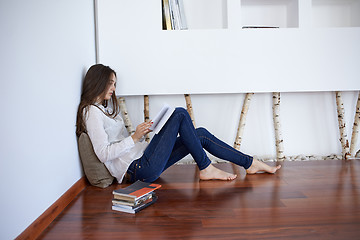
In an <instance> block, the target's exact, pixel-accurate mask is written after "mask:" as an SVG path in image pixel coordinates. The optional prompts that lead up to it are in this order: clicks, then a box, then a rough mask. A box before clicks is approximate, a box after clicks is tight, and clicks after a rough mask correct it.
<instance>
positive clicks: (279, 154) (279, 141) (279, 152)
mask: <svg viewBox="0 0 360 240" xmlns="http://www.w3.org/2000/svg"><path fill="white" fill-rule="evenodd" d="M273 118H274V128H275V145H276V158H277V160H278V161H283V160H285V156H284V146H283V142H284V140H283V138H282V133H281V124H280V93H279V92H274V93H273Z"/></svg>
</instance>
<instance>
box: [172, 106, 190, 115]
mask: <svg viewBox="0 0 360 240" xmlns="http://www.w3.org/2000/svg"><path fill="white" fill-rule="evenodd" d="M174 113H180V114H189V113H188V111H187V110H186V109H185V108H182V107H177V108H175V111H174Z"/></svg>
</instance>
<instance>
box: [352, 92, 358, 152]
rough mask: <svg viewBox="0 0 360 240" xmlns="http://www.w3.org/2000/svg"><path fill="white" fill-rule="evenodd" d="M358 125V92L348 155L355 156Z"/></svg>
mask: <svg viewBox="0 0 360 240" xmlns="http://www.w3.org/2000/svg"><path fill="white" fill-rule="evenodd" d="M359 125H360V92H359V95H358V100H357V104H356V110H355V118H354V125H353V129H352V135H351V144H350V155H351V156H354V155H355V151H356V149H355V147H356V143H357V139H358V136H359Z"/></svg>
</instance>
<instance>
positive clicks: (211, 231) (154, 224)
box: [39, 160, 360, 240]
mask: <svg viewBox="0 0 360 240" xmlns="http://www.w3.org/2000/svg"><path fill="white" fill-rule="evenodd" d="M272 164H275V163H272ZM282 165H283V166H282V168H281V170H280V171H279V172H278V173H276V174H256V175H246V174H245V171H243V169H236V168H235V169H233V167H232V165H231V164H227V163H225V164H218V165H217V166H218V167H219V168H221V169H223V170H227V171H235V172H236V171H237V173H238V174H240V175H239V176H238V178H237V179H236V180H234V181H230V182H224V181H199V178H198V175H197V174H198V170H197V169H196V166H195V165H177V166H173V167H171V168H169V169H168V170H167V171H166V172H165V173H164V174H163V175H162V177H161V178H160V179H158V180H157V181H156V183H159V184H161V185H162V188H160V189H158V190H157V191H156V193H157V195H158V197H159V198H158V201H157V202H156V203H155V204H154V205H152V206H150V207H148V208H146V209H144V210H143V211H141V212H139V213H137V214H136V215H132V214H126V213H119V212H115V211H112V210H111V199H112V190H114V189H117V188H120V187H124V186H126V185H118V184H113V185H111V186H110V187H108V188H106V189H100V188H96V187H92V186H89V187H87V188H86V189H85V190H84V191H82V192H81V193H80V194H79V195H78V196H77V197H76V198H75V199H74V201H73V202H72V203H70V204H69V206H68V207H67V208H66V209H65V210H64V211H63V213H62V214H60V215H59V216H58V217H57V218H56V219H55V220H54V221H53V223H52V224H51V225H50V226H49V227H48V228H47V229H46V230H45V231H44V232H43V233H42V235H41V236H40V237H39V239H45V240H47V239H69V240H71V239H356V238H358V236H360V227H359V226H360V177H359V176H357V175H358V174H360V172H359V170H360V161H357V160H352V161H351V162H349V161H330V160H326V161H308V162H284V163H282Z"/></svg>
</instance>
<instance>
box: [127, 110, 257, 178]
mask: <svg viewBox="0 0 360 240" xmlns="http://www.w3.org/2000/svg"><path fill="white" fill-rule="evenodd" d="M204 149H206V150H207V151H208V152H209V153H211V154H212V155H214V156H216V157H218V158H221V159H224V160H227V161H230V162H232V163H235V164H237V165H239V166H243V167H244V168H245V169H247V168H249V167H250V166H251V164H252V161H253V158H252V157H251V156H248V155H246V154H243V153H241V152H239V151H237V150H236V149H234V148H232V147H231V146H229V145H227V144H226V143H224V142H223V141H221V140H219V139H218V138H216V137H215V136H214V135H212V134H211V133H210V132H208V131H207V130H206V129H205V128H197V129H195V128H194V125H193V124H192V122H191V118H190V116H189V114H188V112H187V111H186V110H185V109H184V108H176V109H175V111H174V113H173V114H172V115H171V117H170V118H169V119H168V121H167V122H166V124H165V125H164V127H163V128H162V129H161V131H160V132H159V133H158V134H156V135H155V136H154V137H153V139H152V140H151V142H150V143H149V146H148V147H147V148H146V149H145V152H144V154H143V156H142V157H141V158H139V159H137V160H135V161H133V162H132V163H131V164H130V166H129V168H128V171H127V172H128V173H129V175H130V176H131V181H132V182H134V181H136V180H141V181H144V182H153V181H155V180H156V179H158V178H159V176H160V174H161V173H162V172H164V171H165V170H166V169H167V168H168V167H170V166H172V165H173V164H174V163H176V162H177V161H179V160H181V159H182V158H184V157H185V156H186V155H188V154H189V153H190V154H191V155H192V157H193V159H194V160H195V162H196V164H197V166H198V167H199V169H200V170H203V169H205V168H207V167H208V166H209V165H210V164H211V161H210V159H209V158H208V156H207V155H206V153H205V151H204Z"/></svg>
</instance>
